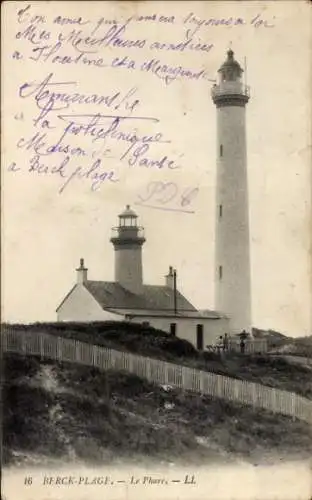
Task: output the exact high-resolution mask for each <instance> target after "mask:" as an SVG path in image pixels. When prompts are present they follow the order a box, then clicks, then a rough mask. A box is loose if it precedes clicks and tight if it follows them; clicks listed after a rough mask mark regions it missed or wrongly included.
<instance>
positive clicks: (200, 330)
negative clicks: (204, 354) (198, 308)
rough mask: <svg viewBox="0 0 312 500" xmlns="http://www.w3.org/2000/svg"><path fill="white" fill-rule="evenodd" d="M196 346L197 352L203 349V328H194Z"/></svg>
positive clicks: (199, 326) (201, 326) (198, 326)
mask: <svg viewBox="0 0 312 500" xmlns="http://www.w3.org/2000/svg"><path fill="white" fill-rule="evenodd" d="M196 346H197V349H198V350H199V351H202V350H203V348H204V326H203V325H197V326H196Z"/></svg>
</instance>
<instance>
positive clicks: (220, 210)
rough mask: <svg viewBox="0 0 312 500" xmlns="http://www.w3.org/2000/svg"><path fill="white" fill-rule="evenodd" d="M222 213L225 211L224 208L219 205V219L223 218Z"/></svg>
mask: <svg viewBox="0 0 312 500" xmlns="http://www.w3.org/2000/svg"><path fill="white" fill-rule="evenodd" d="M222 211H223V207H222V205H219V217H220V219H221V217H222Z"/></svg>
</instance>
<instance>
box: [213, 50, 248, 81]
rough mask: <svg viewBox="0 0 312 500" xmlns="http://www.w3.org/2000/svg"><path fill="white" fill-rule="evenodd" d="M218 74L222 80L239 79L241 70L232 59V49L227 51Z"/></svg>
mask: <svg viewBox="0 0 312 500" xmlns="http://www.w3.org/2000/svg"><path fill="white" fill-rule="evenodd" d="M218 72H219V73H221V74H222V77H223V79H224V80H228V81H229V80H236V79H237V78H240V76H241V74H242V73H243V69H242V68H241V66H240V64H239V63H238V62H237V61H236V59H235V58H234V52H233V50H232V49H229V50H228V51H227V59H226V60H225V61H224V63H223V64H222V66H221V67H220V69H219V70H218Z"/></svg>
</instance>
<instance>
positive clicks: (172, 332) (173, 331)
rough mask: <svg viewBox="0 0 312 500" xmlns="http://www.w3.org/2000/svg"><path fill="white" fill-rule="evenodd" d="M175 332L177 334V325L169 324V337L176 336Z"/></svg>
mask: <svg viewBox="0 0 312 500" xmlns="http://www.w3.org/2000/svg"><path fill="white" fill-rule="evenodd" d="M176 332H177V324H176V323H170V335H172V336H173V337H175V336H176Z"/></svg>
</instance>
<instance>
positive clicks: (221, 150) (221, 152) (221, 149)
mask: <svg viewBox="0 0 312 500" xmlns="http://www.w3.org/2000/svg"><path fill="white" fill-rule="evenodd" d="M220 156H223V144H220Z"/></svg>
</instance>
